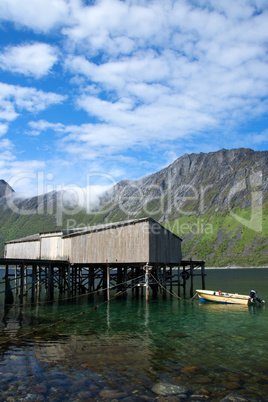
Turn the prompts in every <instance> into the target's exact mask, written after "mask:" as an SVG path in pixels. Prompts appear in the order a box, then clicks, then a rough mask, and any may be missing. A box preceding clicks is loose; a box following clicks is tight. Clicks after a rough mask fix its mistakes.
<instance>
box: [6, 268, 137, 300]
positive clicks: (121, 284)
mask: <svg viewBox="0 0 268 402" xmlns="http://www.w3.org/2000/svg"><path fill="white" fill-rule="evenodd" d="M141 278H144V275H140V276H137V277H135V278H130V279H128V280H127V281H124V282H121V283H117V284H115V285H113V286H110V287H107V288H102V289H98V290H93V291H92V292H86V293H82V294H75V295H72V296H67V297H60V298H57V299H55V300H42V301H40V300H36V301H34V302H33V301H32V302H29V303H12V304H8V303H6V306H11V307H16V306H18V307H21V306H22V304H23V307H26V306H33V305H39V306H40V305H42V304H48V303H55V302H58V301H61V302H63V301H68V300H74V299H78V298H79V297H84V298H85V297H88V296H93V295H94V294H96V293H100V292H107V290H112V289H115V288H117V287H119V286H123V285H127V284H128V283H129V282H132V281H135V282H137V281H138V280H140V279H141ZM44 281H45V279H43V281H42V282H44ZM33 286H35V285H33ZM33 286H30V287H29V288H27V293H28V292H29V291H30V290H31V289H32V288H33ZM40 286H41V285H40ZM136 286H137V283H135V285H134V286H133V287H130V288H129V287H128V288H127V289H125V290H126V291H127V290H131V289H133V288H134V287H136ZM17 288H18V289H20V286H18V287H17ZM119 292H120V291H119ZM119 292H117V293H116V294H118V293H119ZM2 293H3V292H2ZM19 297H20V296H19Z"/></svg>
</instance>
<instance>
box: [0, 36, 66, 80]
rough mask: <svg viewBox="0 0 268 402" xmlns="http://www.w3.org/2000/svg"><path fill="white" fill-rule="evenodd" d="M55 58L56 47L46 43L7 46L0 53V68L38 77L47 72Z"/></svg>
mask: <svg viewBox="0 0 268 402" xmlns="http://www.w3.org/2000/svg"><path fill="white" fill-rule="evenodd" d="M57 58H58V57H57V50H56V48H55V47H52V46H50V45H48V44H46V43H34V44H27V45H20V46H13V47H7V48H5V49H4V52H3V53H2V54H0V68H2V69H3V70H9V71H11V72H14V73H19V74H23V75H28V76H34V77H35V78H40V77H42V76H44V75H46V74H48V72H49V71H50V69H51V68H52V66H53V65H54V64H55V63H56V61H57Z"/></svg>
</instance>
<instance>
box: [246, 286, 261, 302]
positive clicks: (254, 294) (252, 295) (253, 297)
mask: <svg viewBox="0 0 268 402" xmlns="http://www.w3.org/2000/svg"><path fill="white" fill-rule="evenodd" d="M249 296H250V301H251V303H254V302H255V300H257V302H259V303H263V300H261V299H260V298H259V296H258V293H257V292H256V290H253V289H252V290H251V291H250V293H249Z"/></svg>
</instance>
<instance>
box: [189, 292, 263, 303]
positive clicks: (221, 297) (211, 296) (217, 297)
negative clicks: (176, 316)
mask: <svg viewBox="0 0 268 402" xmlns="http://www.w3.org/2000/svg"><path fill="white" fill-rule="evenodd" d="M196 293H197V294H198V296H199V298H200V299H201V300H202V301H211V302H216V303H229V304H244V305H249V304H255V303H257V304H259V303H258V302H257V301H254V303H252V302H251V298H250V296H246V295H239V294H238V293H227V292H222V291H221V290H219V291H218V292H216V291H214V290H196Z"/></svg>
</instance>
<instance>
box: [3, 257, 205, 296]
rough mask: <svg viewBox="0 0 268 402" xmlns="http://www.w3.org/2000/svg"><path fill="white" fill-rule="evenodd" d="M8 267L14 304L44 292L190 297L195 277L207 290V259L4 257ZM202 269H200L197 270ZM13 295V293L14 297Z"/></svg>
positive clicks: (7, 292) (7, 282)
mask: <svg viewBox="0 0 268 402" xmlns="http://www.w3.org/2000/svg"><path fill="white" fill-rule="evenodd" d="M0 266H2V267H3V268H4V269H5V275H4V280H5V302H6V303H7V304H11V303H12V302H13V300H12V297H14V296H15V297H17V298H18V299H19V301H20V303H23V300H24V298H25V297H28V298H29V297H30V300H31V303H35V302H36V301H38V300H40V298H41V293H42V290H43V294H44V295H45V298H46V300H47V301H53V300H55V298H63V297H64V298H67V299H68V298H70V299H71V298H74V297H76V296H78V295H87V296H88V297H89V299H94V295H95V294H96V293H98V294H100V293H101V294H102V296H103V298H104V299H105V300H110V298H111V297H112V296H113V295H114V294H117V293H118V292H121V293H122V294H124V295H125V296H126V295H127V292H128V290H129V289H131V291H132V295H133V294H134V292H135V295H136V296H137V297H139V296H142V297H144V290H145V297H146V298H148V296H149V293H151V294H152V296H153V297H156V296H157V295H158V293H159V292H160V291H161V292H162V293H163V296H164V297H165V296H166V291H171V292H174V294H177V295H178V296H179V297H181V296H183V298H186V293H187V283H189V284H190V288H189V296H190V297H193V294H194V286H193V285H194V277H196V276H201V277H202V289H205V276H206V274H205V264H204V262H203V261H191V260H190V261H183V260H182V261H181V263H180V265H172V266H167V265H164V266H160V265H144V266H141V265H139V264H131V265H130V264H128V265H125V264H116V265H114V264H98V265H95V264H88V265H85V264H70V262H69V261H58V260H32V259H13V258H2V259H0ZM197 268H200V270H197ZM11 295H12V296H11Z"/></svg>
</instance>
